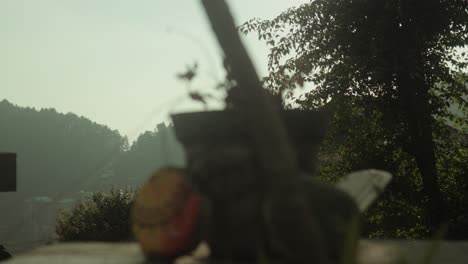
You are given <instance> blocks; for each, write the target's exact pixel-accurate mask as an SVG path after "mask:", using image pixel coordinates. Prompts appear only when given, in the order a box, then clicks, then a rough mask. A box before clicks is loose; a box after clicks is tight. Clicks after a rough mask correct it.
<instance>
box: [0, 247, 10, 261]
mask: <svg viewBox="0 0 468 264" xmlns="http://www.w3.org/2000/svg"><path fill="white" fill-rule="evenodd" d="M9 258H11V255H10V253H8V252H7V251H6V249H5V247H4V246H3V245H0V261H3V260H7V259H9Z"/></svg>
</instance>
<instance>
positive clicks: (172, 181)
mask: <svg viewBox="0 0 468 264" xmlns="http://www.w3.org/2000/svg"><path fill="white" fill-rule="evenodd" d="M200 217H201V199H200V195H199V194H198V193H197V192H195V191H194V190H193V188H192V187H191V185H190V184H189V183H188V181H187V178H186V176H185V175H184V173H183V171H182V170H180V169H176V168H163V169H160V170H159V171H157V172H156V173H155V174H154V175H153V176H152V177H151V178H150V180H149V181H148V182H147V183H146V184H145V185H144V186H143V187H142V189H141V190H140V191H139V192H138V194H137V197H136V199H135V204H134V206H133V210H132V230H133V233H134V234H135V237H136V239H137V241H138V242H139V244H140V246H141V248H142V250H143V252H144V253H146V254H147V255H149V256H157V257H162V258H175V257H177V256H181V255H183V254H185V253H187V252H190V251H191V250H193V249H194V248H195V246H196V245H197V244H198V243H199V242H200V240H201V239H198V238H197V237H196V236H197V234H196V233H197V228H198V227H199V225H200Z"/></svg>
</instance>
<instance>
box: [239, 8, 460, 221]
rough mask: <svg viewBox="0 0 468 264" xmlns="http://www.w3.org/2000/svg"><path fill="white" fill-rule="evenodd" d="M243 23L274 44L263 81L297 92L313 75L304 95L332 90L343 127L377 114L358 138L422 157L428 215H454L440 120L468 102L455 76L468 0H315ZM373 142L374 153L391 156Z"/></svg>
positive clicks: (314, 99)
mask: <svg viewBox="0 0 468 264" xmlns="http://www.w3.org/2000/svg"><path fill="white" fill-rule="evenodd" d="M240 29H241V31H242V32H244V33H248V32H250V31H257V32H258V34H259V38H260V39H264V40H265V41H266V43H267V44H268V45H269V46H270V47H271V49H270V54H269V69H270V75H269V76H267V77H266V78H265V79H264V82H265V85H267V86H269V87H270V88H271V89H275V90H277V91H278V90H289V93H288V96H289V97H288V98H292V94H293V93H292V92H291V91H292V90H293V89H294V88H295V87H297V86H304V85H307V84H308V83H312V84H313V85H314V89H312V90H311V91H310V92H308V93H307V94H306V95H305V96H304V97H302V98H299V99H298V100H297V103H299V104H300V106H301V107H304V108H314V107H321V106H323V105H325V104H326V103H328V102H329V101H330V100H333V101H334V104H336V107H335V110H336V118H337V119H338V120H339V121H338V122H341V124H340V127H341V129H344V132H345V133H349V132H350V131H351V130H352V129H356V128H357V127H358V126H359V125H356V124H350V122H352V120H353V118H351V117H350V113H356V114H358V115H359V114H360V115H364V116H366V117H369V118H372V120H373V121H372V122H364V123H367V125H368V126H364V124H362V125H360V128H359V130H357V131H360V132H361V134H360V136H358V137H354V138H353V139H356V141H354V142H353V144H359V142H361V141H366V138H367V139H368V140H370V139H376V141H371V142H372V144H375V143H378V144H375V145H377V146H375V148H372V149H376V148H378V147H382V146H381V145H382V144H384V143H383V142H386V143H385V144H388V145H387V146H394V147H395V148H397V149H398V150H399V151H400V153H401V155H409V156H408V159H414V162H415V164H416V167H417V170H418V172H419V174H420V176H421V182H422V184H421V186H422V193H423V196H424V199H422V201H423V202H424V201H427V203H426V204H427V214H426V218H425V219H426V223H427V224H428V225H429V227H431V228H434V227H436V226H437V225H439V224H440V223H441V222H443V221H444V220H446V216H444V214H443V212H444V198H443V196H442V193H441V182H440V181H441V179H440V172H438V170H437V157H436V153H437V148H436V140H435V139H434V135H435V134H437V133H438V132H437V131H435V129H438V128H437V125H436V123H437V122H438V120H440V119H454V115H453V113H452V112H450V111H449V110H448V107H447V106H448V105H450V104H451V103H454V102H456V103H458V105H460V106H462V107H464V108H463V111H465V112H466V106H467V100H468V98H467V96H466V83H464V82H459V80H457V78H458V76H459V74H460V72H462V71H463V70H465V71H466V66H467V57H466V54H465V53H464V52H461V51H460V50H458V48H460V47H463V46H464V45H466V43H468V12H467V9H466V1H464V0H454V1H437V0H430V1H422V0H405V1H391V0H360V1H351V0H338V1H327V0H315V1H311V2H310V3H308V4H303V5H301V6H299V7H297V8H291V9H289V10H287V11H285V12H283V13H282V14H280V15H279V16H277V17H276V18H274V19H272V20H263V21H262V20H258V19H253V20H251V21H249V22H247V23H245V24H244V25H243V26H241V28H240ZM356 109H359V111H357V112H356ZM353 110H354V112H352V111H353ZM362 119H363V118H357V119H354V120H355V121H358V120H359V121H362ZM465 124H466V123H465ZM378 130H380V131H378ZM357 131H354V132H357ZM372 133H374V137H371V136H372V135H370V134H372ZM351 134H352V133H351ZM377 135H378V136H377ZM345 141H346V140H345ZM348 141H349V140H348ZM383 148H386V149H389V147H383ZM395 148H393V149H389V150H391V151H390V152H386V154H388V153H391V154H393V155H395V153H396V152H395V151H396V149H395ZM370 152H372V151H369V152H368V154H369V155H370V156H374V157H375V160H376V162H378V161H384V160H385V159H386V157H385V156H381V157H379V156H375V155H373V153H370ZM357 156H358V155H356V157H357ZM374 164H375V163H374ZM368 165H369V164H368Z"/></svg>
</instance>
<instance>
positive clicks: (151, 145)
mask: <svg viewBox="0 0 468 264" xmlns="http://www.w3.org/2000/svg"><path fill="white" fill-rule="evenodd" d="M171 129H172V128H171V126H166V125H165V124H163V123H161V124H159V125H157V127H156V128H155V130H154V131H146V132H144V133H142V134H141V135H140V136H139V137H138V138H137V140H136V141H135V142H134V143H133V144H132V145H131V146H129V143H128V140H127V138H126V137H125V136H122V135H121V134H120V133H119V132H118V131H117V130H113V129H111V128H109V127H107V126H105V125H101V124H98V123H96V122H93V121H91V120H90V119H88V118H85V117H82V116H78V115H76V114H74V113H67V114H63V113H59V112H57V111H56V110H55V109H53V108H45V109H40V110H37V109H34V108H30V107H20V106H17V105H14V104H13V103H11V102H9V101H7V100H2V101H0V152H15V153H17V183H18V184H17V192H14V193H0V212H2V214H1V215H2V217H1V219H0V240H1V243H4V244H6V245H10V248H11V247H16V245H21V247H19V248H24V245H25V244H24V243H29V242H28V241H30V240H31V238H34V239H33V240H35V241H37V240H38V239H39V240H41V241H42V240H43V239H46V238H47V237H50V236H51V235H52V234H51V230H53V225H54V221H55V218H56V210H57V209H59V208H63V207H66V206H70V205H72V204H73V201H74V200H76V199H78V198H81V197H82V196H83V194H84V193H89V192H95V191H101V190H102V191H109V190H110V189H111V188H125V187H127V186H130V188H138V186H139V185H140V184H142V183H143V182H144V181H145V180H146V179H147V178H148V176H149V174H150V173H151V172H152V171H154V170H156V169H157V168H159V167H161V166H164V165H176V166H182V165H183V163H184V155H183V151H182V148H181V147H180V145H179V144H178V143H177V141H176V139H175V137H174V135H173V134H172V131H171ZM39 207H40V208H41V209H37V208H39ZM34 208H36V209H34ZM32 225H35V226H48V227H47V228H46V230H41V229H40V228H39V229H35V230H30V229H29V227H30V226H32ZM20 230H22V231H21V233H18V232H19V231H20ZM26 230H27V231H26ZM31 232H37V233H35V234H31ZM13 234H14V235H13ZM11 239H14V242H11ZM12 243H13V244H14V245H15V246H11V245H12Z"/></svg>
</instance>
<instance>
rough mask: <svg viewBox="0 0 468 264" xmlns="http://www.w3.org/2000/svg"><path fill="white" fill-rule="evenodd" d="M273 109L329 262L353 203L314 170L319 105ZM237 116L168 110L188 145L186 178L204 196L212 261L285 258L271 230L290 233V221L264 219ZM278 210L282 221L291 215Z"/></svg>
mask: <svg viewBox="0 0 468 264" xmlns="http://www.w3.org/2000/svg"><path fill="white" fill-rule="evenodd" d="M280 116H281V117H282V119H283V120H284V123H285V126H286V128H287V132H288V135H289V137H290V138H291V143H292V146H293V150H294V154H295V156H296V158H297V160H298V166H299V169H300V171H301V173H302V174H303V177H302V180H301V185H302V187H301V188H303V189H304V191H305V192H306V193H307V200H308V204H309V207H310V210H311V212H312V214H313V215H314V216H315V218H316V221H317V223H318V226H319V228H320V229H321V231H322V233H323V237H322V239H323V240H322V243H323V244H324V245H325V246H324V248H326V250H327V252H328V253H325V255H327V256H328V258H329V259H331V260H332V262H333V263H336V262H337V261H338V259H339V257H340V255H341V253H342V252H341V250H342V249H343V246H344V241H345V235H346V232H347V230H349V229H348V228H349V226H350V224H351V220H352V219H353V217H354V216H356V215H357V214H358V210H357V207H356V205H355V204H354V201H353V200H352V199H351V198H350V197H349V196H348V195H347V194H345V193H342V192H341V191H339V190H337V189H336V188H335V187H334V186H332V185H330V184H327V183H324V182H321V181H320V180H318V179H315V177H313V175H314V173H315V171H314V168H315V160H314V159H315V156H316V149H317V147H318V144H319V143H320V141H321V139H322V138H323V136H324V134H325V130H326V127H327V115H326V114H325V113H324V112H320V111H298V110H287V111H286V110H283V111H280ZM244 118H245V117H243V116H242V115H239V113H237V112H236V111H234V110H232V111H231V110H227V111H216V112H202V113H185V114H178V115H174V116H172V119H173V121H174V127H175V132H176V135H177V137H178V139H179V140H180V141H181V142H182V144H183V145H184V147H185V150H186V152H187V171H188V174H189V177H190V178H191V181H192V183H193V184H194V186H195V187H196V188H197V189H198V190H199V191H200V192H201V193H202V194H203V195H204V196H205V197H206V198H207V200H208V201H210V203H211V206H210V207H211V208H212V209H211V215H210V216H209V217H210V219H209V220H208V221H207V222H210V223H211V224H210V228H209V230H208V232H207V233H206V234H205V235H204V236H205V237H204V239H206V240H207V242H208V244H209V245H210V248H211V258H212V259H213V263H217V262H218V261H220V260H226V259H230V260H234V261H239V262H242V263H244V262H245V263H255V261H256V259H257V257H258V254H259V250H263V251H264V252H263V253H265V254H266V256H267V257H268V258H269V259H271V260H277V261H285V260H286V259H285V255H287V253H285V252H284V251H287V250H288V249H284V248H282V247H283V245H281V244H282V242H284V241H280V240H281V237H276V235H277V234H276V233H281V232H283V231H284V232H288V231H289V230H291V232H295V231H294V229H295V228H296V227H295V226H291V225H287V224H285V225H280V226H278V225H277V226H275V227H271V226H269V225H270V223H269V219H268V218H269V214H268V213H265V208H266V204H267V203H268V201H266V200H265V198H266V197H265V185H266V182H264V179H265V175H263V174H264V171H263V170H262V168H261V166H260V165H259V163H258V161H257V159H256V155H255V147H254V145H253V143H252V139H251V136H250V135H249V133H248V129H247V128H246V126H245V120H243V119H244ZM267 177H268V176H267ZM272 209H273V211H272V213H275V212H274V210H275V208H272ZM280 214H281V213H280ZM283 217H284V219H285V220H286V222H287V219H288V218H291V217H292V216H291V215H287V214H284V216H283ZM280 218H282V217H281V216H280ZM276 228H280V229H287V230H288V231H286V230H275V229H276ZM277 231H278V232H277ZM297 231H298V232H300V230H297ZM286 246H289V245H286ZM304 246H309V245H304Z"/></svg>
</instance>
